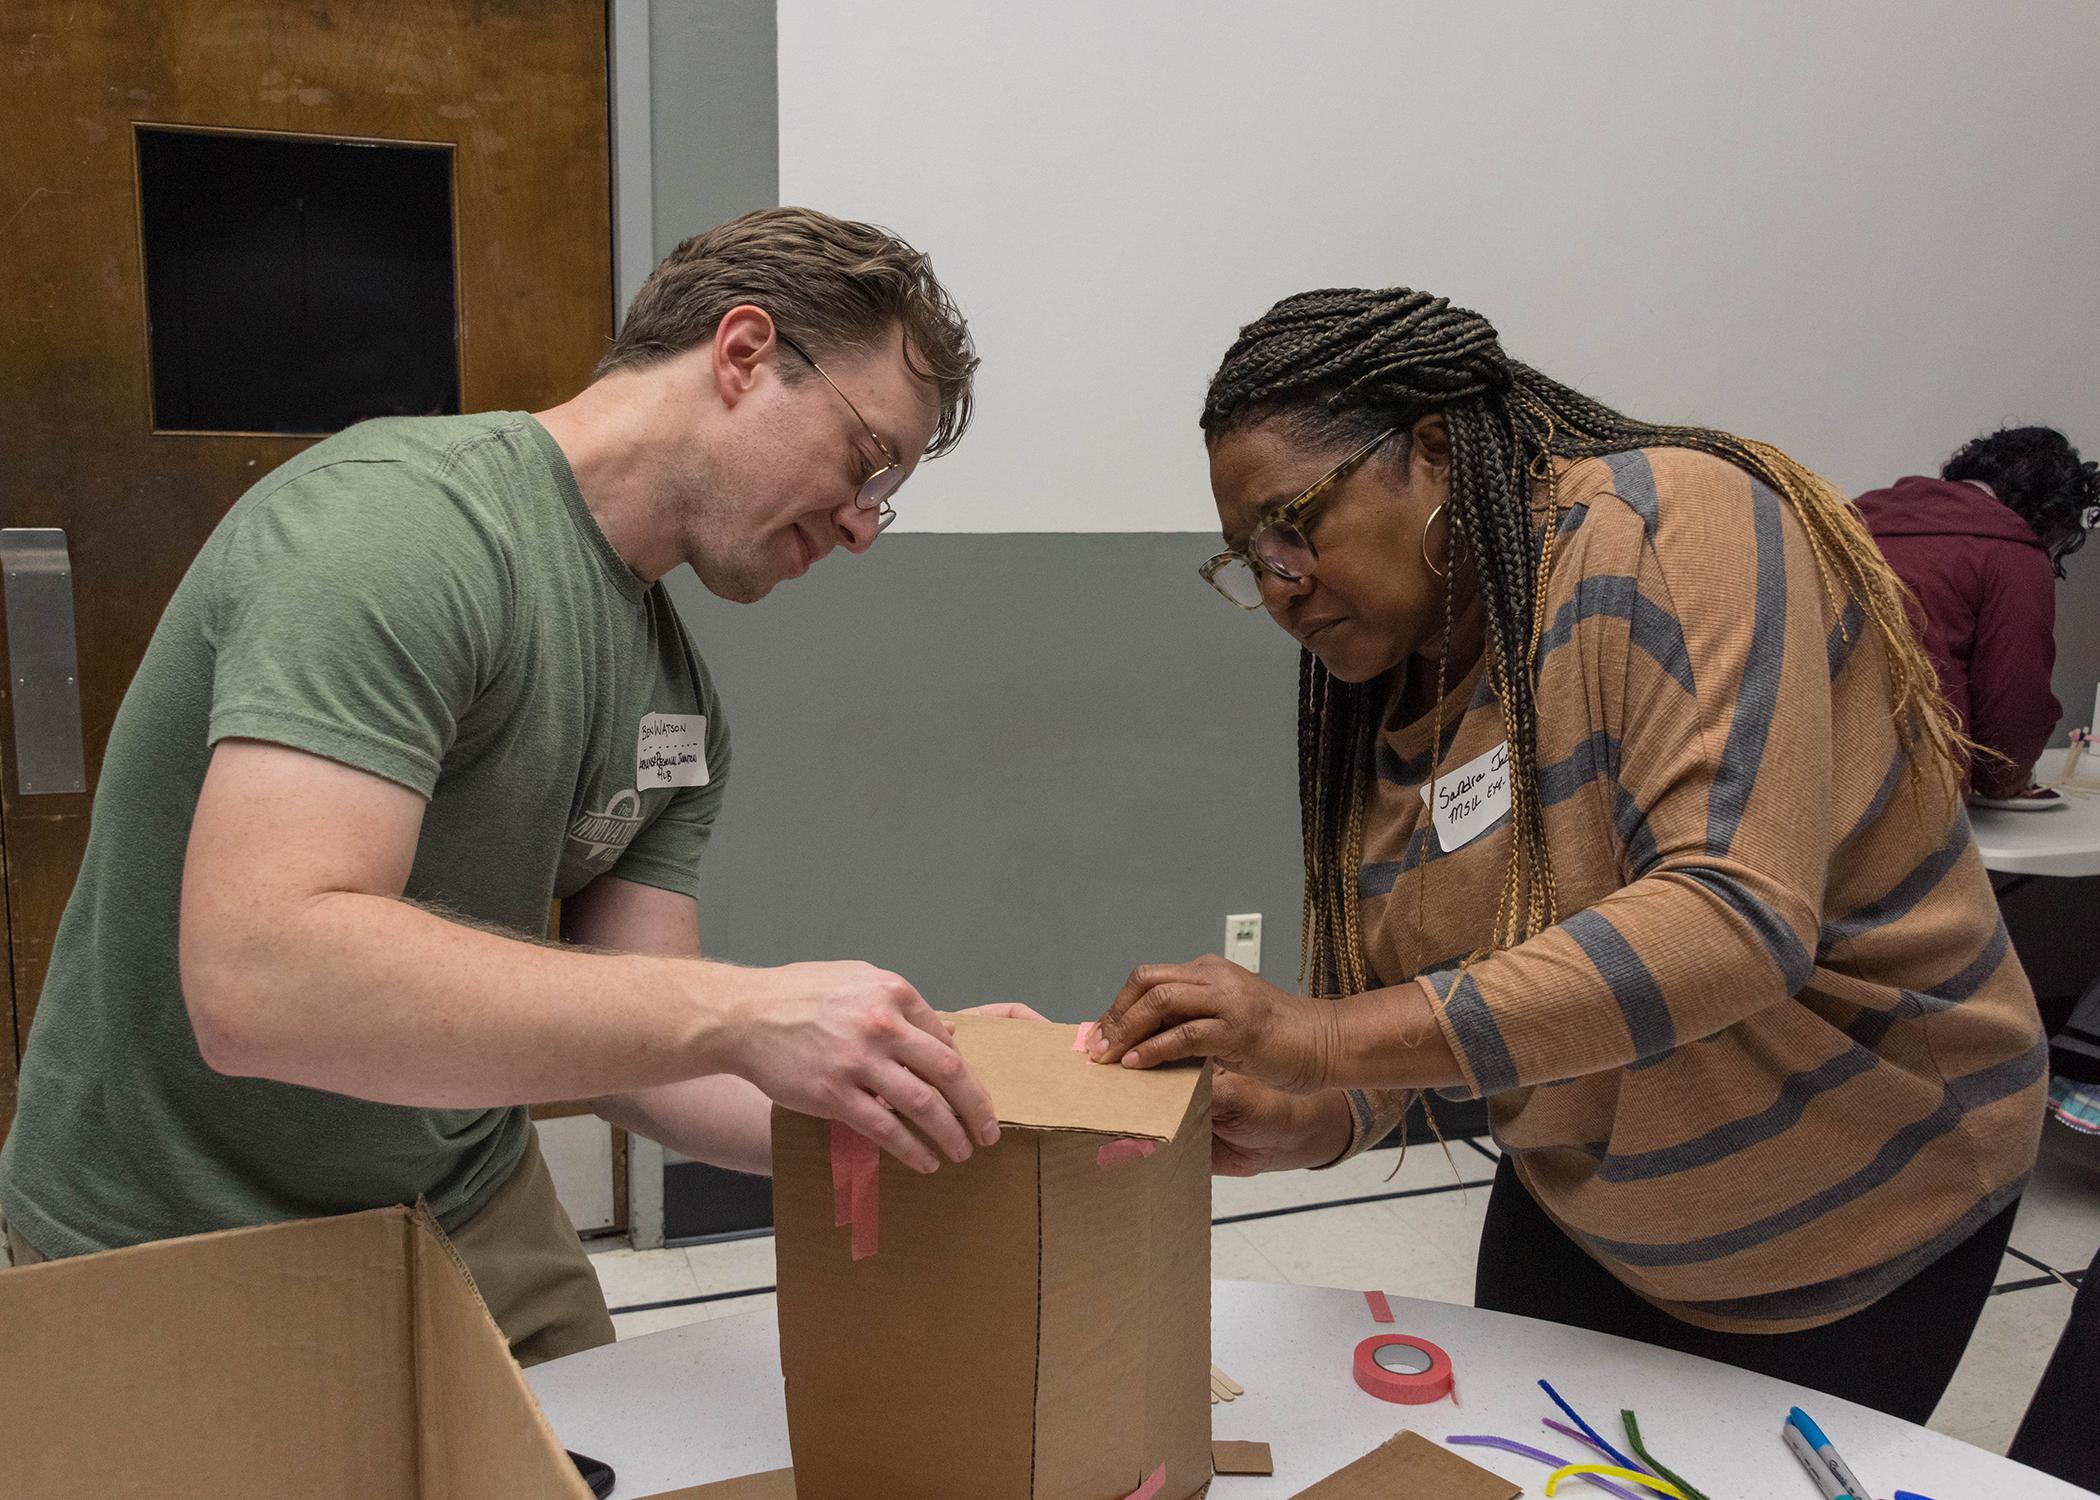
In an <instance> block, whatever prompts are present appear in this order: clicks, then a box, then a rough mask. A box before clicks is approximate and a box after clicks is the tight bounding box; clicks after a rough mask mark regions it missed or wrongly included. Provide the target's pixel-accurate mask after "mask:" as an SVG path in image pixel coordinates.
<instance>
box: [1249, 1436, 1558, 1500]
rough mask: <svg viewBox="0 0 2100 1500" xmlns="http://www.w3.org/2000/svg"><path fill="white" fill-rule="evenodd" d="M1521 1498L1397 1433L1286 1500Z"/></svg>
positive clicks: (1453, 1457)
mask: <svg viewBox="0 0 2100 1500" xmlns="http://www.w3.org/2000/svg"><path fill="white" fill-rule="evenodd" d="M1523 1493H1524V1490H1523V1487H1522V1486H1520V1485H1514V1484H1511V1483H1510V1482H1509V1481H1508V1480H1507V1479H1504V1478H1503V1477H1502V1476H1501V1475H1500V1474H1495V1473H1491V1472H1490V1471H1489V1470H1486V1469H1483V1468H1481V1467H1480V1465H1479V1464H1473V1463H1467V1462H1466V1461H1465V1460H1464V1459H1462V1458H1460V1457H1459V1456H1458V1455H1457V1454H1456V1453H1453V1452H1452V1451H1451V1450H1450V1449H1449V1448H1444V1447H1439V1446H1438V1445H1437V1444H1435V1443H1432V1442H1430V1441H1429V1439H1427V1438H1425V1437H1423V1436H1422V1435H1421V1434H1420V1433H1418V1432H1402V1433H1399V1434H1397V1435H1395V1436H1393V1437H1391V1438H1388V1439H1387V1440H1386V1441H1385V1442H1383V1443H1381V1444H1379V1445H1378V1446H1377V1447H1376V1448H1373V1449H1372V1450H1371V1451H1370V1452H1369V1453H1366V1454H1365V1455H1364V1456H1363V1457H1362V1458H1359V1459H1357V1460H1356V1461H1355V1462H1354V1463H1352V1464H1348V1465H1346V1466H1345V1467H1343V1468H1340V1469H1337V1470H1335V1471H1334V1472H1333V1473H1332V1474H1329V1475H1328V1476H1327V1477H1326V1478H1325V1479H1322V1480H1320V1481H1319V1482H1318V1483H1316V1484H1314V1485H1312V1486H1310V1487H1309V1488H1307V1489H1302V1490H1300V1491H1298V1493H1297V1494H1296V1495H1294V1496H1292V1497H1291V1500H1399V1497H1402V1496H1408V1497H1412V1496H1415V1495H1420V1496H1423V1497H1424V1500H1427V1497H1429V1496H1432V1495H1433V1496H1435V1497H1436V1500H1517V1497H1518V1496H1520V1495H1522V1494H1523Z"/></svg>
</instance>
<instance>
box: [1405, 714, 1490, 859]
mask: <svg viewBox="0 0 2100 1500" xmlns="http://www.w3.org/2000/svg"><path fill="white" fill-rule="evenodd" d="M1432 791H1434V793H1435V794H1436V795H1435V797H1434V798H1433V799H1432V797H1431V795H1430V793H1431V792H1432ZM1422 801H1423V803H1424V805H1426V806H1427V807H1428V808H1429V820H1430V822H1432V823H1433V824H1435V825H1436V841H1437V844H1438V846H1439V847H1441V848H1442V849H1443V851H1444V852H1445V853H1446V854H1449V853H1450V852H1451V851H1452V850H1453V849H1462V848H1464V847H1465V846H1466V845H1467V844H1470V843H1472V842H1473V840H1475V839H1477V838H1479V837H1480V836H1481V835H1482V834H1483V833H1486V832H1487V831H1488V830H1489V829H1490V828H1493V827H1494V826H1495V825H1496V824H1497V823H1499V822H1501V821H1502V819H1503V817H1504V816H1505V815H1506V814H1507V813H1508V812H1509V744H1508V742H1507V741H1504V742H1503V743H1502V744H1499V745H1497V746H1496V747H1495V748H1494V749H1492V750H1490V751H1488V752H1487V754H1485V755H1478V756H1475V757H1474V758H1473V759H1471V760H1469V761H1467V762H1466V763H1465V764H1464V765H1462V766H1460V767H1458V768H1457V769H1456V770H1452V771H1440V772H1438V773H1437V777H1436V779H1435V780H1434V781H1428V782H1424V783H1423V784H1422Z"/></svg>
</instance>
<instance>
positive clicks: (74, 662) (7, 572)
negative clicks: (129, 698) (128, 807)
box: [0, 526, 87, 797]
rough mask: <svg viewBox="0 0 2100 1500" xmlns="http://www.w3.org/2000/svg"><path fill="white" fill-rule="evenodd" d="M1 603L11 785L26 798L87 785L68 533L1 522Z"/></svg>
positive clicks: (75, 790) (45, 527) (68, 790)
mask: <svg viewBox="0 0 2100 1500" xmlns="http://www.w3.org/2000/svg"><path fill="white" fill-rule="evenodd" d="M0 594H4V595H5V598H6V607H7V687H8V696H9V698H10V699H12V700H13V702H14V709H15V785H16V787H17V789H18V790H19V791H20V792H21V794H22V795H23V796H25V797H34V796H42V795H47V794H50V793H54V792H84V791H86V790H87V766H86V762H85V758H84V757H83V755H82V753H81V746H80V661H79V657H78V655H77V654H76V652H75V651H74V647H73V564H72V560H71V558H70V557H69V556H68V555H67V553H66V534H65V533H64V532H63V531H60V530H59V529H58V528H56V527H50V526H8V527H0Z"/></svg>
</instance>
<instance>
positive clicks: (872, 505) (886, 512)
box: [773, 327, 904, 536]
mask: <svg viewBox="0 0 2100 1500" xmlns="http://www.w3.org/2000/svg"><path fill="white" fill-rule="evenodd" d="M773 336H774V337H775V338H777V339H779V340H780V342H781V343H783V344H785V345H787V346H788V348H790V349H792V350H794V351H795V352H796V353H797V354H799V355H801V356H802V358H803V360H804V361H805V362H806V363H807V364H808V365H809V367H810V368H811V369H812V370H815V371H816V372H817V373H818V374H819V375H822V376H823V377H824V383H825V384H826V385H828V386H830V387H831V388H832V390H834V391H837V392H838V398H839V400H841V401H843V402H845V403H846V410H848V411H850V412H852V413H853V420H854V421H856V422H858V423H860V426H861V431H863V432H865V433H867V435H868V441H869V442H871V443H873V444H874V445H875V451H876V452H877V453H880V454H881V455H882V462H881V463H880V464H878V465H876V467H875V468H874V469H873V470H872V471H871V472H870V473H869V474H868V476H867V477H866V478H865V479H863V480H861V482H860V488H859V489H858V490H856V491H854V493H853V504H854V506H855V507H856V508H857V509H860V510H872V511H874V512H875V513H876V515H875V532H876V534H877V535H878V536H879V535H881V534H882V533H883V532H885V531H887V530H889V529H890V522H892V521H894V520H896V519H897V513H896V512H895V511H894V510H892V509H890V496H892V495H894V494H896V493H897V486H898V485H900V484H902V483H904V470H903V468H902V466H900V465H899V464H898V462H897V455H896V454H894V453H892V452H891V451H890V445H889V444H888V443H885V442H884V441H883V440H882V434H881V433H879V432H877V431H876V430H875V429H874V428H872V427H870V426H869V425H868V419H867V418H866V417H864V416H862V415H861V414H860V408H859V407H857V406H855V405H854V404H853V398H852V397H851V396H849V395H847V394H846V393H845V392H844V391H841V390H839V383H838V382H837V381H836V380H833V379H832V378H831V376H830V374H829V373H827V372H826V371H825V369H824V367H823V366H822V365H820V364H818V363H817V362H816V360H815V359H814V358H812V357H811V355H810V352H809V351H808V350H807V349H805V348H803V347H802V346H801V345H800V344H798V343H796V342H795V341H794V340H793V339H791V338H789V337H788V336H787V335H786V334H784V333H782V332H781V331H780V330H779V329H778V328H777V327H776V328H775V329H774V330H773Z"/></svg>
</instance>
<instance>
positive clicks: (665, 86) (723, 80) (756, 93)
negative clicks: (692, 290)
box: [629, 0, 780, 296]
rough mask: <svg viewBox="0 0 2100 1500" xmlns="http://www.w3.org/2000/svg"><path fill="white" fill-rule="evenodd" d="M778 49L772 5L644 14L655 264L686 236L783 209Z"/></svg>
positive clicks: (710, 3) (738, 1) (716, 4)
mask: <svg viewBox="0 0 2100 1500" xmlns="http://www.w3.org/2000/svg"><path fill="white" fill-rule="evenodd" d="M778 45H779V27H778V25H777V24H776V21H775V18H774V3H773V0H706V3H705V4H695V3H693V0H657V3H655V4H653V5H651V6H650V14H649V105H650V117H651V123H652V127H653V129H652V133H651V134H652V142H651V148H650V165H651V176H652V180H653V185H654V188H655V205H654V218H655V223H656V253H657V255H658V256H659V257H661V256H663V255H664V254H666V253H667V252H669V251H670V249H671V248H672V247H673V246H675V245H676V244H677V243H678V242H679V241H680V240H682V239H684V238H685V237H686V236H687V235H689V234H694V233H697V232H698V231H700V230H702V229H710V228H712V227H714V226H715V225H717V224H720V223H722V222H723V221H725V220H728V219H733V218H735V217H736V216H737V215H738V214H741V213H749V212H750V211H751V210H752V209H754V208H770V207H771V206H772V205H774V204H776V203H778V202H779V201H780V86H779V81H778V77H777V71H778V60H777V51H778ZM629 295H630V296H631V295H632V293H631V292H630V294H629Z"/></svg>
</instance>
